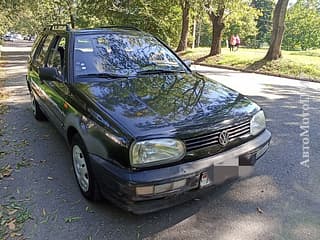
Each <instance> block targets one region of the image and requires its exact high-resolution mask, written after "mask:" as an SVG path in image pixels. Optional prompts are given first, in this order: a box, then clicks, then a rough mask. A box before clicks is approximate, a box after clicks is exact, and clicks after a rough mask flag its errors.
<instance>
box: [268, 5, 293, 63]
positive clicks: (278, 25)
mask: <svg viewBox="0 0 320 240" xmlns="http://www.w3.org/2000/svg"><path fill="white" fill-rule="evenodd" d="M288 2H289V0H278V2H277V5H276V7H275V9H274V12H273V20H272V21H273V27H272V34H271V44H270V47H269V50H268V52H267V55H266V56H265V57H264V60H267V61H272V60H277V59H279V58H280V57H281V43H282V39H283V34H284V29H285V26H284V20H285V18H286V13H287V6H288Z"/></svg>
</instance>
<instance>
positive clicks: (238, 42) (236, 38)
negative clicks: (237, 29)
mask: <svg viewBox="0 0 320 240" xmlns="http://www.w3.org/2000/svg"><path fill="white" fill-rule="evenodd" d="M235 41H236V44H235V47H236V50H235V51H238V49H239V46H240V43H241V42H240V37H239V35H238V34H237V35H236V36H235Z"/></svg>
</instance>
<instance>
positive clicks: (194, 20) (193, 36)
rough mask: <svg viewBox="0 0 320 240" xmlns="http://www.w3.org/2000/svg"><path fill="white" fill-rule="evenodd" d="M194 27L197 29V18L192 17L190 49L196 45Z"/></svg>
mask: <svg viewBox="0 0 320 240" xmlns="http://www.w3.org/2000/svg"><path fill="white" fill-rule="evenodd" d="M196 29H197V19H196V18H194V19H193V30H192V49H194V48H195V46H196Z"/></svg>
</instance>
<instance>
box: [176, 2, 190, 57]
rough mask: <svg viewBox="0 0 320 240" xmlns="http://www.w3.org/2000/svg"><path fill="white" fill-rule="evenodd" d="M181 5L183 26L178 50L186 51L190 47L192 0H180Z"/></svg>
mask: <svg viewBox="0 0 320 240" xmlns="http://www.w3.org/2000/svg"><path fill="white" fill-rule="evenodd" d="M179 3H180V7H181V10H182V26H181V35H180V41H179V45H178V48H177V52H181V51H185V50H186V49H187V47H188V33H189V13H190V1H189V0H180V1H179Z"/></svg>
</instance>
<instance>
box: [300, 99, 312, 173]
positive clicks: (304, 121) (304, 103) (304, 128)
mask: <svg viewBox="0 0 320 240" xmlns="http://www.w3.org/2000/svg"><path fill="white" fill-rule="evenodd" d="M300 104H301V112H302V113H301V121H300V130H301V132H300V137H301V143H302V161H301V162H300V164H301V165H302V166H304V167H307V168H309V167H310V165H309V164H310V130H309V129H310V113H309V109H310V97H309V96H308V95H300Z"/></svg>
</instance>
